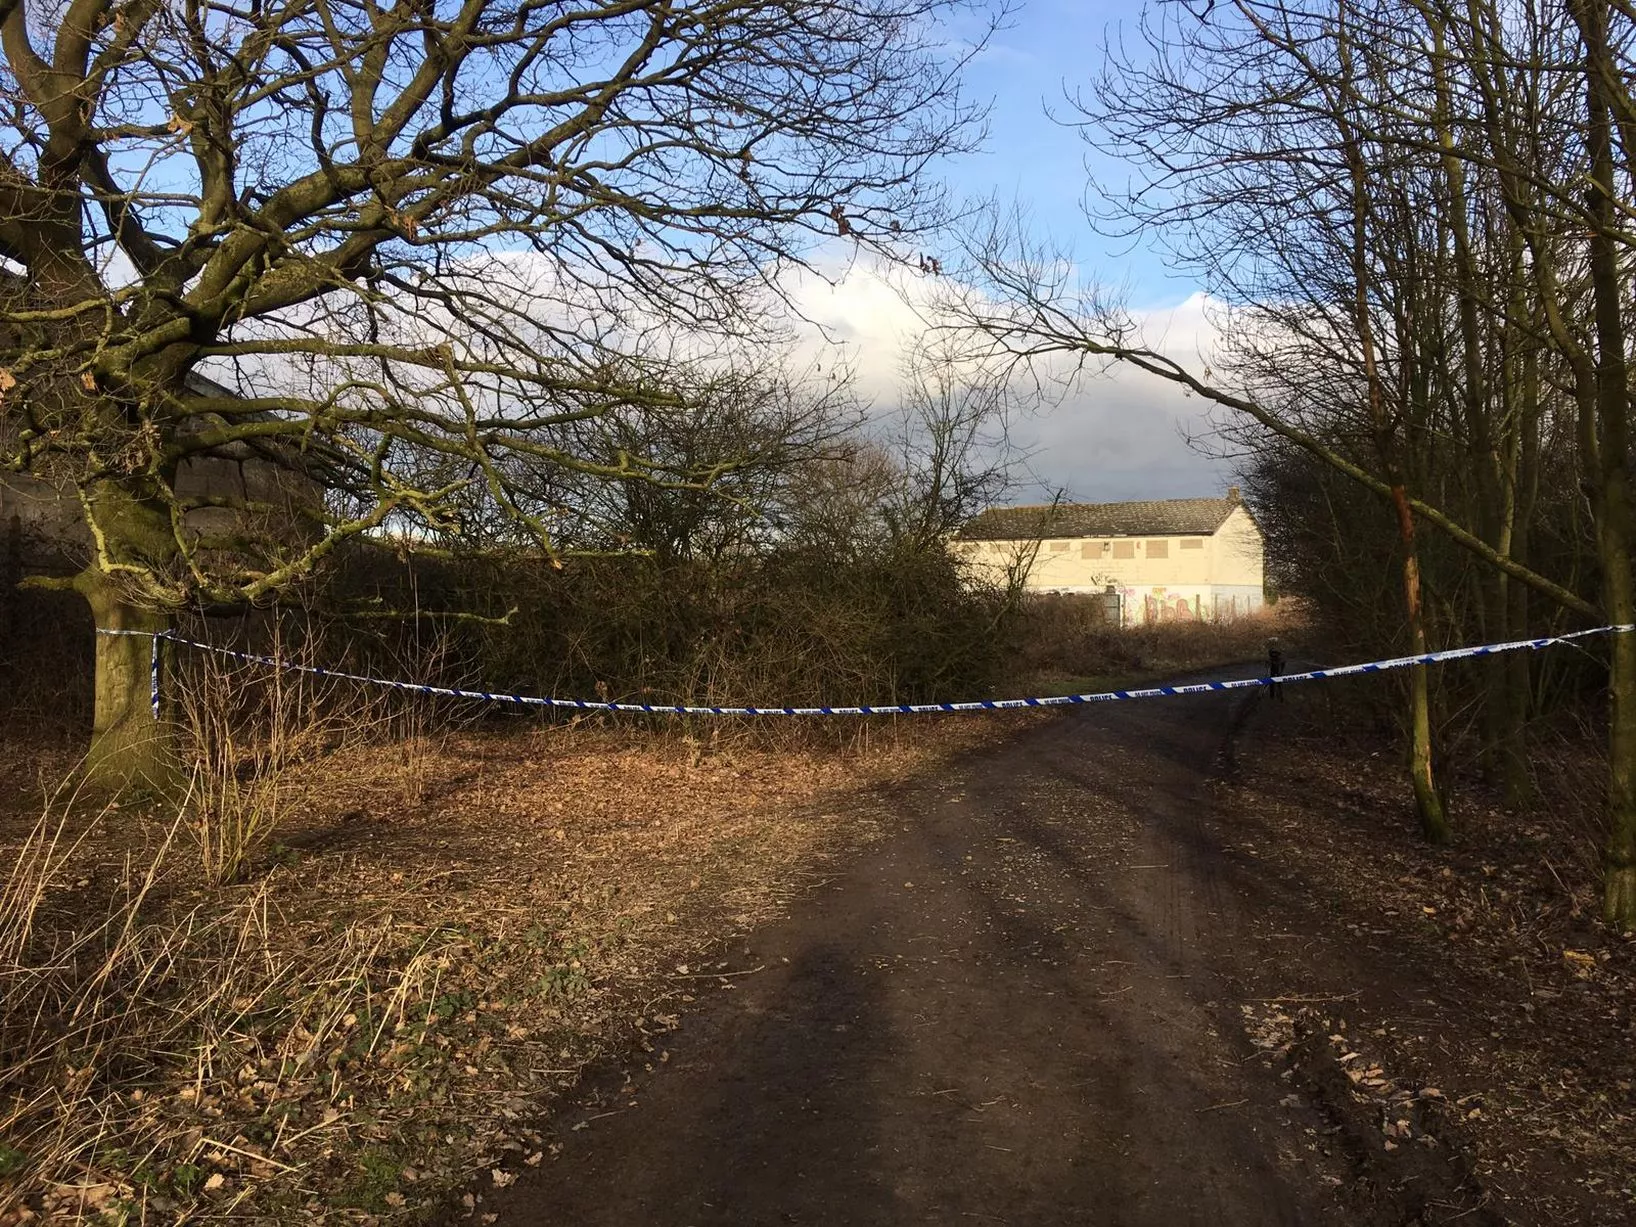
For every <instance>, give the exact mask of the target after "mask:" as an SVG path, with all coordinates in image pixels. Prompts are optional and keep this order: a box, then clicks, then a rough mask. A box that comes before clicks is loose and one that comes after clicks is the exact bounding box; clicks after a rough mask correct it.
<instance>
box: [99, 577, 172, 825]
mask: <svg viewBox="0 0 1636 1227" xmlns="http://www.w3.org/2000/svg"><path fill="white" fill-rule="evenodd" d="M74 588H75V590H76V591H77V592H79V593H80V595H81V596H83V597H84V598H85V600H86V603H87V604H89V605H90V606H91V613H92V615H93V617H94V618H95V619H96V624H97V632H98V633H97V643H96V662H97V667H96V715H95V718H94V721H93V723H92V728H91V747H90V749H89V750H88V751H87V752H86V755H85V766H84V780H85V782H86V783H87V784H88V785H89V786H91V787H92V788H93V789H95V790H96V791H99V792H108V793H113V794H116V795H123V794H128V793H134V792H152V793H161V794H168V793H171V792H174V791H175V790H176V788H177V786H178V785H179V783H180V781H181V778H182V770H181V755H180V754H179V752H178V749H177V739H176V728H175V725H174V724H173V723H172V722H170V721H169V720H166V719H164V718H163V717H164V706H163V704H161V706H160V711H159V713H158V715H157V716H156V714H155V712H154V703H153V661H154V650H155V644H156V641H155V640H154V639H153V638H152V637H151V635H152V634H157V633H159V632H161V631H166V630H169V629H170V624H171V623H170V618H169V616H168V615H166V614H163V613H158V612H155V611H153V610H149V609H141V608H138V607H137V606H134V605H131V604H129V603H128V602H127V601H126V600H125V599H124V597H123V596H122V594H121V593H120V592H119V590H118V589H117V587H116V586H115V585H114V584H112V583H111V582H110V581H109V580H108V577H107V576H105V575H104V574H103V573H102V572H101V571H99V570H97V569H96V568H95V567H87V568H86V569H85V570H84V571H82V572H80V574H79V575H78V576H77V577H76V578H75V580H74ZM104 631H141V632H148V633H146V634H134V635H110V634H104V633H102V632H104ZM158 646H159V647H160V649H161V650H162V649H163V646H164V645H163V644H159V645H158ZM162 663H163V661H162V660H161V664H162Z"/></svg>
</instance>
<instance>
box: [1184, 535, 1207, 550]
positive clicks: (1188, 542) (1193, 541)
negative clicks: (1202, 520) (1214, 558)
mask: <svg viewBox="0 0 1636 1227" xmlns="http://www.w3.org/2000/svg"><path fill="white" fill-rule="evenodd" d="M1203 548H1204V538H1203V537H1183V538H1182V549H1184V550H1202V549H1203Z"/></svg>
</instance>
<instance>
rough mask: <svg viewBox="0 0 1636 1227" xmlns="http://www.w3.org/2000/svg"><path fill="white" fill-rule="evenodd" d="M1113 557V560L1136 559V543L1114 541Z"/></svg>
mask: <svg viewBox="0 0 1636 1227" xmlns="http://www.w3.org/2000/svg"><path fill="white" fill-rule="evenodd" d="M1113 556H1114V557H1115V558H1135V557H1136V542H1134V541H1115V542H1114V543H1113Z"/></svg>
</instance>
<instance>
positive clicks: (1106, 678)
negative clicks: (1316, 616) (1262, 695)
mask: <svg viewBox="0 0 1636 1227" xmlns="http://www.w3.org/2000/svg"><path fill="white" fill-rule="evenodd" d="M1303 630H1304V617H1303V614H1302V612H1301V611H1300V610H1299V609H1298V608H1297V607H1296V605H1295V603H1294V602H1291V601H1287V600H1286V601H1282V602H1280V603H1279V604H1278V605H1276V606H1273V607H1270V608H1268V609H1266V610H1265V611H1263V612H1261V613H1258V614H1255V615H1252V616H1249V617H1243V618H1236V619H1233V620H1230V621H1221V622H1210V621H1171V622H1159V623H1155V624H1153V625H1148V626H1129V627H1123V628H1121V627H1116V626H1109V625H1107V624H1106V623H1105V622H1104V621H1103V620H1102V617H1101V612H1100V607H1099V605H1098V604H1097V602H1096V601H1095V600H1094V599H1093V598H1087V597H1077V596H1072V595H1045V596H1039V597H1034V598H1031V599H1030V601H1029V602H1028V604H1027V606H1026V607H1025V608H1024V610H1023V612H1022V614H1021V616H1020V620H1019V624H1018V627H1017V630H1016V638H1015V642H1016V649H1015V652H1014V654H1013V657H1012V663H1011V668H1010V673H1011V675H1012V677H1013V679H1014V681H1013V682H1012V686H1013V687H1019V686H1020V687H1023V688H1025V689H1028V691H1029V693H1031V694H1045V693H1053V694H1055V693H1063V692H1065V691H1080V690H1090V689H1096V688H1100V687H1102V686H1104V685H1117V684H1124V683H1128V682H1133V681H1138V680H1144V679H1149V678H1155V677H1161V676H1166V675H1175V674H1180V673H1187V672H1191V671H1193V670H1197V669H1205V668H1210V667H1213V666H1216V665H1222V664H1227V663H1233V662H1237V661H1245V660H1265V659H1266V645H1267V640H1268V639H1269V638H1270V637H1272V636H1275V635H1276V636H1280V637H1283V638H1289V637H1291V636H1298V635H1299V634H1301V633H1302V631H1303Z"/></svg>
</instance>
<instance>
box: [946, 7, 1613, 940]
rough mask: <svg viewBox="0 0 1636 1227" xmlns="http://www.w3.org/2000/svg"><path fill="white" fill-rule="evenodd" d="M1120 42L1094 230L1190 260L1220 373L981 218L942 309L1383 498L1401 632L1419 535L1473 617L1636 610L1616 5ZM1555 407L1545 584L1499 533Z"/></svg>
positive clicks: (1234, 18)
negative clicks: (1215, 324)
mask: <svg viewBox="0 0 1636 1227" xmlns="http://www.w3.org/2000/svg"><path fill="white" fill-rule="evenodd" d="M1142 35H1143V37H1142V38H1141V39H1140V40H1138V46H1137V47H1136V49H1135V50H1134V51H1130V52H1126V53H1121V52H1119V51H1114V52H1112V53H1111V54H1110V59H1109V69H1108V71H1107V74H1106V75H1105V77H1104V78H1103V79H1102V80H1100V81H1099V82H1097V83H1096V86H1095V87H1094V89H1093V90H1092V91H1091V93H1089V94H1088V95H1086V96H1085V97H1083V98H1081V99H1079V100H1078V103H1079V111H1078V120H1079V121H1080V122H1081V123H1082V124H1083V125H1084V130H1085V132H1086V134H1087V136H1088V139H1091V140H1092V141H1093V143H1096V144H1098V145H1099V146H1100V147H1101V148H1103V149H1105V150H1107V151H1112V152H1118V153H1121V154H1123V155H1125V156H1126V157H1127V158H1128V159H1129V160H1130V163H1131V165H1132V167H1133V170H1134V172H1135V182H1134V184H1133V185H1132V186H1131V187H1130V188H1129V189H1127V190H1123V191H1117V190H1116V191H1108V192H1104V193H1103V194H1102V195H1101V196H1100V197H1099V199H1100V200H1101V201H1102V202H1104V203H1103V206H1102V207H1101V208H1100V209H1099V211H1098V213H1097V215H1096V218H1095V220H1097V221H1098V222H1099V223H1100V224H1102V225H1112V226H1115V227H1120V226H1128V227H1144V228H1151V231H1152V232H1153V233H1158V234H1160V235H1161V236H1163V237H1164V238H1165V239H1166V241H1167V242H1168V243H1169V244H1170V246H1171V249H1172V252H1173V254H1174V255H1175V256H1176V257H1177V258H1178V259H1179V260H1181V261H1182V262H1183V263H1184V264H1187V265H1190V266H1191V267H1192V268H1194V269H1195V270H1198V271H1199V272H1201V273H1202V274H1203V275H1204V276H1205V279H1206V281H1207V284H1209V285H1210V287H1211V288H1212V289H1213V290H1214V291H1216V292H1217V293H1218V294H1220V295H1222V296H1223V297H1225V298H1226V299H1227V300H1228V301H1229V302H1230V303H1231V304H1233V306H1234V308H1235V310H1237V311H1239V312H1240V313H1241V318H1243V319H1247V320H1248V321H1249V324H1248V326H1247V327H1246V328H1245V329H1244V330H1243V331H1244V335H1245V336H1247V337H1249V338H1250V344H1249V345H1248V346H1246V347H1243V348H1240V349H1239V350H1238V357H1239V359H1240V360H1241V361H1240V363H1239V364H1238V365H1236V366H1234V365H1229V369H1227V370H1226V371H1224V372H1221V373H1219V374H1212V373H1211V372H1210V371H1209V370H1207V369H1191V368H1189V367H1188V366H1186V365H1185V364H1184V363H1182V362H1180V361H1178V360H1177V359H1175V358H1174V357H1172V356H1170V355H1167V354H1164V353H1162V352H1160V351H1158V350H1156V349H1154V348H1152V347H1151V346H1148V345H1146V344H1145V343H1144V342H1143V341H1142V340H1141V338H1140V336H1139V335H1138V334H1137V333H1136V331H1135V329H1134V327H1133V323H1132V321H1131V319H1130V318H1129V316H1128V315H1127V314H1126V313H1125V312H1123V311H1122V310H1121V309H1120V308H1119V306H1118V304H1117V303H1113V302H1110V301H1108V300H1106V299H1105V298H1102V297H1100V296H1099V295H1098V294H1097V293H1096V292H1095V291H1094V290H1093V291H1091V292H1089V293H1087V292H1085V291H1083V290H1082V289H1081V288H1080V287H1077V286H1076V285H1075V284H1074V283H1073V282H1072V279H1071V276H1070V275H1069V270H1068V266H1067V265H1066V264H1065V263H1064V262H1062V261H1061V260H1059V259H1057V258H1056V257H1055V256H1054V255H1053V254H1052V253H1049V252H1043V251H1040V250H1038V249H1030V248H1029V246H1028V245H1027V243H1026V242H1025V241H1023V240H1022V239H1021V238H1020V236H1018V235H1017V234H1015V233H1014V232H1007V231H1006V230H1005V229H1004V228H996V229H994V230H991V231H990V232H988V233H987V234H984V235H980V236H978V237H977V238H976V239H975V240H974V241H973V243H972V245H971V254H972V257H973V260H972V268H971V269H970V270H969V271H970V273H971V277H972V283H973V284H974V285H975V286H976V287H977V288H975V289H973V290H971V291H969V292H965V293H963V294H961V295H958V296H956V297H957V301H955V302H954V303H953V304H952V305H953V308H954V310H955V313H956V315H957V316H959V317H963V319H964V322H965V323H966V324H968V325H973V326H975V327H976V329H977V330H978V332H979V333H980V334H981V335H982V336H985V337H986V338H988V345H989V346H991V347H992V350H993V351H997V352H1001V353H1005V354H1008V355H1010V356H1012V357H1013V358H1014V359H1018V360H1043V359H1046V358H1048V357H1050V356H1052V355H1065V356H1067V358H1068V359H1069V361H1070V363H1072V364H1079V365H1083V364H1085V363H1104V362H1119V363H1124V364H1127V365H1130V366H1134V367H1136V368H1138V369H1141V370H1144V371H1147V372H1149V373H1150V374H1153V375H1155V376H1157V377H1160V378H1163V379H1167V380H1169V381H1171V382H1173V383H1176V384H1179V385H1181V386H1182V387H1184V388H1187V389H1189V390H1190V391H1192V392H1193V393H1195V394H1197V395H1200V396H1202V397H1205V398H1207V399H1209V400H1212V401H1214V402H1215V403H1217V404H1219V405H1221V406H1223V407H1225V408H1227V409H1229V410H1232V411H1234V412H1236V413H1241V414H1243V415H1245V416H1246V417H1247V418H1249V419H1250V420H1253V421H1254V422H1255V423H1257V425H1258V426H1259V427H1260V428H1262V429H1264V430H1266V431H1268V432H1270V433H1271V434H1272V435H1273V436H1274V437H1276V438H1277V439H1279V440H1281V441H1282V442H1283V443H1284V444H1286V445H1290V446H1294V447H1296V448H1299V449H1301V450H1302V451H1304V452H1306V453H1307V454H1309V455H1311V456H1313V457H1314V458H1316V459H1317V460H1318V461H1319V462H1321V463H1323V464H1325V465H1327V466H1328V467H1330V468H1331V469H1332V470H1333V471H1335V472H1337V473H1339V474H1342V475H1344V476H1345V477H1347V478H1348V479H1350V480H1353V481H1356V482H1358V483H1359V484H1360V485H1362V486H1363V487H1364V488H1366V489H1368V490H1371V491H1373V492H1374V493H1375V494H1377V495H1379V496H1380V497H1382V498H1383V499H1386V500H1388V501H1389V502H1390V503H1391V505H1392V506H1393V508H1394V512H1395V515H1394V518H1395V520H1396V523H1397V524H1398V527H1399V534H1400V543H1399V555H1400V559H1401V561H1402V563H1403V565H1404V585H1403V592H1404V598H1405V609H1406V614H1407V616H1408V617H1409V620H1410V621H1411V623H1413V622H1414V621H1415V618H1416V611H1415V605H1416V599H1417V598H1416V595H1415V593H1414V591H1413V588H1414V586H1415V585H1414V583H1413V580H1414V578H1415V577H1414V576H1413V575H1411V568H1413V569H1414V570H1416V571H1417V570H1418V567H1417V566H1416V565H1415V557H1416V551H1417V549H1418V548H1419V547H1418V545H1417V541H1418V536H1417V531H1416V527H1417V523H1418V524H1420V525H1429V526H1431V527H1432V528H1434V529H1435V530H1436V531H1437V532H1438V533H1440V534H1442V535H1443V536H1445V537H1446V538H1447V539H1448V540H1449V541H1451V542H1453V543H1454V544H1455V545H1457V546H1458V547H1459V548H1460V549H1462V550H1464V551H1465V552H1466V553H1467V554H1468V555H1469V556H1470V557H1472V558H1473V559H1475V560H1477V561H1478V562H1479V563H1480V564H1481V566H1482V567H1483V568H1485V569H1487V570H1488V571H1489V573H1490V574H1489V576H1488V577H1487V578H1488V581H1489V583H1490V593H1489V595H1488V596H1487V597H1486V598H1485V609H1486V614H1485V616H1486V618H1487V620H1488V623H1489V624H1490V625H1493V626H1495V627H1496V628H1512V629H1515V630H1518V631H1520V630H1521V629H1522V625H1523V624H1522V622H1521V620H1520V617H1519V614H1520V615H1522V616H1526V613H1527V609H1528V606H1527V603H1526V598H1524V599H1523V601H1522V602H1521V603H1520V604H1519V601H1518V599H1517V594H1518V593H1531V594H1533V595H1534V597H1535V598H1536V599H1537V598H1543V599H1545V600H1547V601H1549V602H1551V603H1552V604H1554V605H1556V606H1558V607H1559V608H1561V609H1563V610H1567V611H1572V612H1574V613H1576V614H1579V615H1583V616H1586V617H1590V618H1596V619H1599V620H1607V621H1610V622H1614V623H1617V624H1622V625H1623V624H1630V623H1632V622H1633V621H1636V604H1633V597H1636V590H1633V587H1632V583H1633V580H1632V555H1631V549H1632V533H1633V531H1636V525H1633V520H1632V514H1633V511H1636V502H1633V492H1632V487H1631V482H1632V474H1631V465H1632V454H1631V444H1630V440H1629V435H1628V414H1629V411H1630V402H1631V387H1630V372H1629V348H1630V337H1631V332H1630V327H1631V321H1630V318H1629V311H1628V304H1629V302H1630V301H1631V292H1632V279H1633V275H1636V261H1633V259H1632V248H1633V244H1636V238H1633V234H1636V230H1633V226H1632V220H1633V219H1636V181H1633V174H1636V164H1633V161H1632V154H1633V152H1636V105H1633V102H1632V89H1631V85H1630V82H1631V81H1632V79H1633V78H1636V74H1633V71H1632V69H1633V67H1636V65H1633V64H1632V62H1631V56H1632V47H1633V40H1636V12H1633V11H1632V10H1631V8H1630V6H1629V5H1627V4H1623V3H1616V4H1612V5H1609V4H1596V3H1591V2H1590V0H1583V2H1581V0H1572V2H1571V3H1568V4H1565V5H1563V6H1508V5H1502V4H1499V3H1498V2H1497V0H1494V2H1490V0H1479V2H1477V3H1460V4H1455V3H1443V2H1442V0H1403V2H1399V0H1313V2H1311V3H1306V2H1303V0H1289V2H1286V0H1266V2H1262V0H1234V2H1233V3H1227V4H1222V5H1219V6H1217V5H1211V6H1200V5H1198V4H1191V5H1190V4H1185V3H1172V4H1161V5H1157V6H1155V7H1154V8H1153V9H1152V10H1151V11H1150V17H1149V19H1148V20H1147V21H1145V22H1144V25H1143V27H1142ZM1274 356H1276V357H1277V358H1278V361H1279V362H1281V363H1282V366H1283V369H1282V371H1279V369H1278V365H1277V364H1276V363H1274V362H1271V361H1269V359H1270V358H1272V357H1274ZM1275 375H1276V376H1277V378H1272V376H1275ZM1302 384H1309V385H1311V386H1310V388H1308V389H1306V390H1303V388H1302V387H1301V385H1302ZM1326 395H1332V396H1333V397H1334V399H1335V401H1336V403H1335V404H1333V405H1332V406H1331V407H1330V408H1329V409H1328V410H1327V411H1326V410H1325V409H1324V407H1323V405H1322V403H1321V398H1323V397H1324V396H1326ZM1552 415H1555V416H1556V417H1557V418H1558V419H1559V420H1561V421H1565V422H1568V423H1570V424H1571V428H1572V431H1573V434H1574V437H1575V440H1576V447H1575V453H1576V454H1575V464H1576V468H1577V473H1576V479H1577V481H1578V482H1579V483H1580V484H1581V485H1582V487H1583V490H1584V492H1585V496H1586V499H1587V501H1588V504H1589V510H1590V516H1591V520H1592V522H1593V524H1594V528H1595V563H1594V566H1592V567H1585V568H1574V569H1572V570H1570V571H1569V572H1567V573H1563V574H1552V573H1550V570H1549V568H1546V567H1542V566H1540V565H1536V564H1535V563H1534V561H1533V560H1531V559H1530V558H1529V556H1528V554H1527V553H1526V551H1525V549H1524V548H1520V547H1524V546H1525V545H1526V541H1527V539H1528V534H1527V530H1526V519H1527V508H1528V507H1529V500H1530V498H1531V497H1532V496H1531V495H1530V493H1529V489H1530V484H1531V482H1533V481H1535V480H1537V474H1538V470H1537V468H1536V469H1535V470H1534V472H1533V473H1530V472H1529V466H1531V465H1536V464H1537V461H1538V451H1537V449H1538V444H1539V439H1540V436H1541V431H1542V430H1543V429H1544V426H1543V423H1544V422H1545V421H1546V420H1547V419H1548V418H1549V417H1551V416H1552ZM1360 429H1362V430H1364V431H1366V432H1367V434H1370V435H1372V436H1373V438H1374V447H1373V449H1372V452H1373V454H1372V455H1370V454H1368V453H1366V452H1365V451H1363V450H1361V449H1360V448H1359V447H1358V446H1357V445H1356V442H1357V432H1358V431H1359V430H1360ZM1450 442H1453V443H1454V444H1455V445H1456V446H1454V447H1452V448H1451V447H1450V446H1449V444H1450ZM1589 575H1594V576H1595V580H1594V582H1593V583H1587V582H1586V578H1585V577H1587V576H1589ZM1420 616H1421V617H1423V616H1424V613H1423V611H1422V613H1421V615H1420ZM1423 633H1424V632H1423V631H1418V632H1414V631H1412V633H1411V637H1412V638H1413V639H1414V641H1415V642H1416V643H1417V644H1419V643H1421V642H1423V639H1422V636H1423ZM1609 651H1610V685H1609V692H1610V696H1611V705H1610V712H1609V745H1608V749H1609V760H1610V775H1609V789H1608V815H1609V829H1610V834H1609V839H1608V843H1607V846H1606V855H1605V867H1606V877H1605V883H1606V885H1605V895H1604V908H1605V911H1606V914H1607V916H1608V918H1609V919H1610V920H1613V921H1615V922H1617V923H1619V924H1622V925H1623V926H1625V927H1627V928H1632V927H1636V637H1633V636H1630V635H1622V636H1616V637H1615V639H1614V641H1613V642H1612V643H1611V644H1610V646H1609ZM1419 703H1420V697H1419V696H1417V698H1416V704H1417V706H1418V705H1419ZM1417 719H1418V717H1417ZM1418 741H1419V739H1418V738H1417V746H1416V752H1415V753H1416V763H1415V774H1416V777H1417V778H1416V784H1417V793H1420V794H1422V795H1421V802H1422V813H1423V815H1424V814H1425V812H1426V806H1425V798H1424V795H1423V793H1424V789H1423V788H1422V787H1421V782H1422V777H1421V770H1422V766H1421V762H1420V756H1421V746H1420V745H1419V744H1418Z"/></svg>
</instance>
